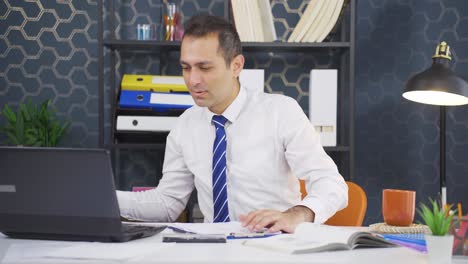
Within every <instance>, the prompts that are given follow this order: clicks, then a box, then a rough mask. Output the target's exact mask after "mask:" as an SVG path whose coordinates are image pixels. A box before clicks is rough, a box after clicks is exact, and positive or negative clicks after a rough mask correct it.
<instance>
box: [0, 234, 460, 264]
mask: <svg viewBox="0 0 468 264" xmlns="http://www.w3.org/2000/svg"><path fill="white" fill-rule="evenodd" d="M161 239H162V235H161V234H159V235H156V236H153V237H150V238H145V239H140V240H135V241H131V242H127V243H125V244H122V243H117V244H113V245H118V246H117V247H118V249H116V250H119V249H122V246H124V247H131V246H137V245H138V244H140V245H141V244H143V245H146V246H148V245H154V248H155V250H154V252H151V253H150V254H145V255H144V256H140V257H136V258H132V259H128V260H126V261H117V260H114V261H111V260H99V261H97V260H95V259H94V260H69V259H67V260H65V259H51V258H45V257H41V255H44V254H45V253H46V252H47V251H50V250H57V249H60V248H65V247H67V246H70V245H74V244H73V243H74V242H61V241H39V240H18V239H9V238H6V237H4V236H3V235H1V234H0V263H2V264H3V263H35V264H40V263H200V264H202V263H203V264H209V263H379V264H385V263H392V264H394V263H415V264H417V263H427V258H426V255H425V254H422V253H419V252H417V251H414V250H411V249H407V248H386V249H358V250H352V251H336V252H323V253H313V254H301V255H289V254H286V253H280V252H274V251H270V250H263V249H257V248H252V247H246V246H243V245H242V244H241V242H242V241H241V240H230V241H229V242H228V243H226V244H173V245H168V246H167V247H164V248H160V246H161ZM125 245H126V246H125ZM452 263H455V264H457V263H468V258H465V257H454V259H453V262H452Z"/></svg>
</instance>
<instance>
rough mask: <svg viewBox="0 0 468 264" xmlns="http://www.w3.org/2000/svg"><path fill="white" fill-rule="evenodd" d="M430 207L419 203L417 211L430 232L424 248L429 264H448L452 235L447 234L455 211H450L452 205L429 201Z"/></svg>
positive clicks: (450, 255)
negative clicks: (425, 248)
mask: <svg viewBox="0 0 468 264" xmlns="http://www.w3.org/2000/svg"><path fill="white" fill-rule="evenodd" d="M429 201H430V206H431V207H432V208H429V207H428V206H427V205H425V204H423V203H421V205H420V209H419V210H418V213H419V215H420V216H421V218H422V219H423V222H424V224H426V225H427V226H428V227H429V229H430V230H431V232H432V235H426V246H427V253H428V257H429V263H450V259H451V258H452V248H453V235H452V234H450V233H449V231H450V230H451V228H452V224H453V221H452V220H453V216H454V215H455V211H456V210H455V211H451V208H452V205H439V204H438V203H437V201H434V200H432V199H429Z"/></svg>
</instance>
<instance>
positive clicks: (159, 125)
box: [116, 116, 177, 132]
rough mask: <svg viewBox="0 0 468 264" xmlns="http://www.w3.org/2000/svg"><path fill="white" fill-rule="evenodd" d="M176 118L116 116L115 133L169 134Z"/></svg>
mask: <svg viewBox="0 0 468 264" xmlns="http://www.w3.org/2000/svg"><path fill="white" fill-rule="evenodd" d="M176 122H177V117H176V116H117V124H116V130H117V131H148V132H169V131H171V129H172V128H173V127H174V126H175V124H176Z"/></svg>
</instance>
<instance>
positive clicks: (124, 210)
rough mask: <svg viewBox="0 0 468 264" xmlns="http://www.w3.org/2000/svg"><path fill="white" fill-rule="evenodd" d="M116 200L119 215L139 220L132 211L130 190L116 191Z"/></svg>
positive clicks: (132, 202)
mask: <svg viewBox="0 0 468 264" xmlns="http://www.w3.org/2000/svg"><path fill="white" fill-rule="evenodd" d="M116 193H117V202H118V203H119V208H120V215H121V216H122V217H125V218H126V219H128V220H141V219H137V218H135V217H134V216H133V215H134V214H133V212H132V208H133V207H134V199H133V198H132V195H131V194H132V192H126V191H116Z"/></svg>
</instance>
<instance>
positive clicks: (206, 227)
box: [132, 221, 251, 235]
mask: <svg viewBox="0 0 468 264" xmlns="http://www.w3.org/2000/svg"><path fill="white" fill-rule="evenodd" d="M132 224H138V225H148V226H164V225H165V226H169V227H175V228H177V229H180V230H183V231H185V232H191V233H196V234H207V235H216V234H224V235H228V234H230V233H251V232H250V231H249V230H248V229H247V228H244V227H242V224H241V223H240V222H235V221H233V222H226V223H151V222H139V223H132Z"/></svg>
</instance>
